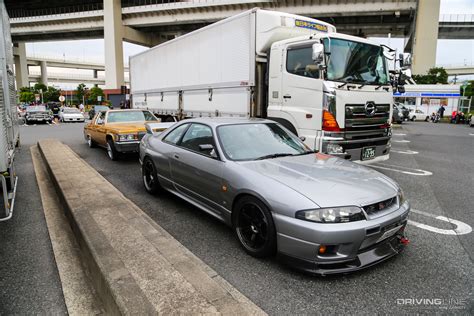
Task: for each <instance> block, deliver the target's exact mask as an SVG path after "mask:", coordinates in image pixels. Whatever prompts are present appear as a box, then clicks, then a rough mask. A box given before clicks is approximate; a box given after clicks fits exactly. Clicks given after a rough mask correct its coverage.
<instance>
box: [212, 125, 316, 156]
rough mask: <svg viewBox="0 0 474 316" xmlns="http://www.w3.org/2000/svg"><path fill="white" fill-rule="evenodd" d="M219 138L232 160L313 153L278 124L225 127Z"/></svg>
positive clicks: (218, 133)
mask: <svg viewBox="0 0 474 316" xmlns="http://www.w3.org/2000/svg"><path fill="white" fill-rule="evenodd" d="M217 136H218V138H219V141H220V143H221V146H222V149H223V151H224V154H225V155H226V157H227V158H228V159H231V160H259V159H270V158H276V157H283V156H294V155H303V154H307V153H312V152H313V151H311V150H310V149H309V147H307V146H306V145H305V144H304V143H303V142H302V141H301V140H300V139H299V138H298V137H296V136H294V135H292V134H291V133H289V132H287V131H286V130H284V129H283V128H282V127H280V125H278V124H277V123H252V124H233V125H222V126H219V127H218V128H217Z"/></svg>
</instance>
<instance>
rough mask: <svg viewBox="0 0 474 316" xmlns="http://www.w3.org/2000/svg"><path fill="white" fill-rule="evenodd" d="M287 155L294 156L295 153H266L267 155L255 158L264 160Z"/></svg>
mask: <svg viewBox="0 0 474 316" xmlns="http://www.w3.org/2000/svg"><path fill="white" fill-rule="evenodd" d="M286 156H293V154H290V153H279V154H270V155H265V156H262V157H258V158H255V160H264V159H271V158H278V157H286Z"/></svg>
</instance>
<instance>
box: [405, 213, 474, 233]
mask: <svg viewBox="0 0 474 316" xmlns="http://www.w3.org/2000/svg"><path fill="white" fill-rule="evenodd" d="M411 211H412V212H413V213H417V214H421V215H424V216H428V217H432V218H435V219H437V220H440V221H443V222H447V223H450V224H453V225H455V226H456V228H455V229H441V228H436V227H433V226H430V225H426V224H422V223H419V222H416V221H412V220H411V219H409V220H408V224H410V225H413V226H415V227H418V228H421V229H425V230H428V231H430V232H433V233H438V234H442V235H466V234H469V233H470V232H472V227H471V226H469V225H468V224H466V223H464V222H461V221H458V220H455V219H452V218H449V217H445V216H438V215H434V214H430V213H426V212H422V211H418V210H414V209H412V210H411Z"/></svg>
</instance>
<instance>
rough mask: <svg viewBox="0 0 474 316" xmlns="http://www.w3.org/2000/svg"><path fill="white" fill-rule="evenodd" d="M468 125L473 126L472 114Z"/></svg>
mask: <svg viewBox="0 0 474 316" xmlns="http://www.w3.org/2000/svg"><path fill="white" fill-rule="evenodd" d="M469 126H470V127H474V115H472V114H471V119H470V120H469Z"/></svg>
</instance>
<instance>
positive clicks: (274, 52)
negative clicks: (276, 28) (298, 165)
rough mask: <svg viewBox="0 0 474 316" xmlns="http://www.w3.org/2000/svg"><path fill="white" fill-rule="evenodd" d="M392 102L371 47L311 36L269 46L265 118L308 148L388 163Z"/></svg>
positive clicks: (383, 67) (379, 52) (383, 65)
mask: <svg viewBox="0 0 474 316" xmlns="http://www.w3.org/2000/svg"><path fill="white" fill-rule="evenodd" d="M392 100H393V98H392V87H391V84H390V76H389V71H388V66H387V58H386V53H385V52H384V48H383V47H382V46H380V45H378V44H376V43H373V42H371V41H369V40H366V39H363V38H359V37H354V36H349V35H344V34H339V33H326V34H321V33H319V34H318V33H315V34H313V35H309V36H301V37H294V38H290V39H286V40H282V41H278V42H274V43H273V44H272V46H271V50H270V53H269V56H268V108H267V116H268V118H271V119H273V120H275V121H278V122H280V123H281V124H283V125H284V126H285V127H287V128H288V129H290V130H291V131H293V132H294V133H296V134H297V135H298V136H300V137H304V139H305V143H306V144H307V145H308V146H310V147H312V148H315V149H317V150H319V151H321V152H325V153H328V154H331V155H336V156H339V157H342V158H346V159H351V160H354V161H360V162H369V161H370V162H374V161H382V160H386V159H388V158H389V152H390V137H391V127H390V122H391V108H392V102H393V101H392Z"/></svg>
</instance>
